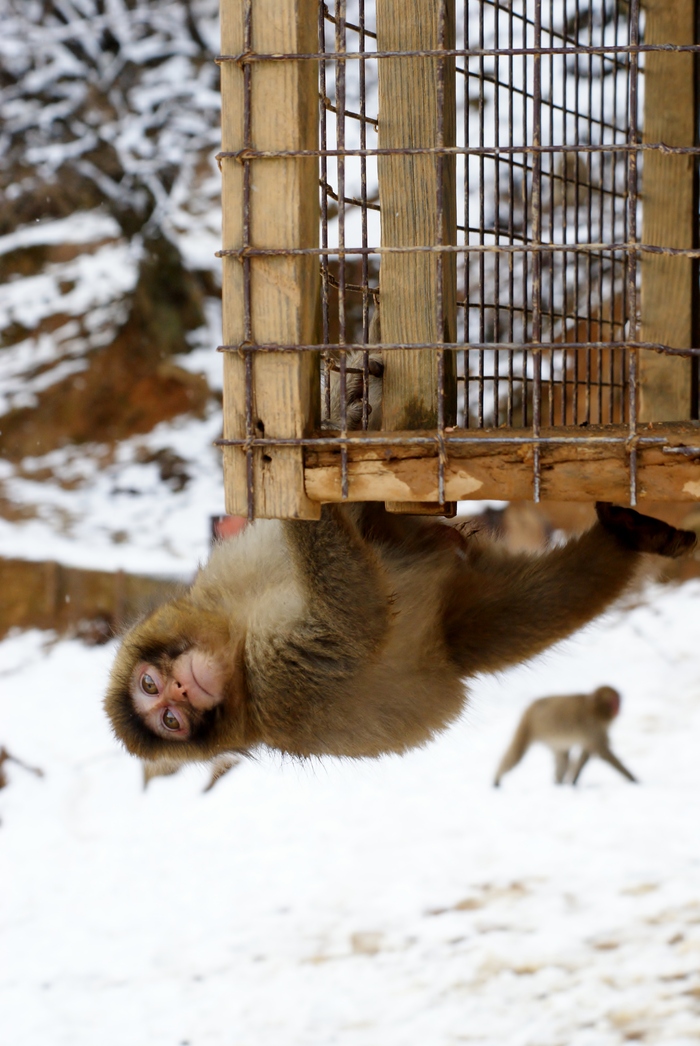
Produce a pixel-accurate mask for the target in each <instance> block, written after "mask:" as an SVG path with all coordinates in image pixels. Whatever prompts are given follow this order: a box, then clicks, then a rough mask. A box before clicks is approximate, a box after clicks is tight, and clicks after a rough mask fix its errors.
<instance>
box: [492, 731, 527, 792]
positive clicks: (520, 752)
mask: <svg viewBox="0 0 700 1046" xmlns="http://www.w3.org/2000/svg"><path fill="white" fill-rule="evenodd" d="M529 747H530V736H529V730H528V728H527V723H526V722H525V720H524V719H521V720H520V723H519V724H518V729H517V730H516V731H515V736H514V737H513V740H512V741H511V742H510V744H509V745H508V748H507V749H506V751H505V752H504V754H503V758H502V759H501V762H500V764H499V767H498V770H497V771H496V776H495V778H494V782H493V786H494V788H498V786H499V785H500V783H501V778H502V777H503V775H504V774H507V773H508V771H509V770H512V769H513V767H514V766H517V765H518V763H519V762H520V760H521V759H522V758H523V756H524V755H525V753H526V752H527V750H528V748H529Z"/></svg>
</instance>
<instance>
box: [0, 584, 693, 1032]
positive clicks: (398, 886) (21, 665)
mask: <svg viewBox="0 0 700 1046" xmlns="http://www.w3.org/2000/svg"><path fill="white" fill-rule="evenodd" d="M699 622H700V583H698V582H692V583H688V584H686V585H685V586H684V587H682V588H659V589H653V590H650V592H649V594H648V597H647V599H646V601H645V602H644V603H643V604H642V605H639V606H637V607H635V608H633V609H631V610H628V611H626V612H624V613H623V612H620V611H616V612H614V613H612V614H610V615H609V616H608V617H607V618H606V619H605V620H604V621H603V622H602V623H599V624H598V625H596V626H594V627H592V628H590V629H589V630H588V631H587V632H585V633H583V634H582V635H581V636H579V637H578V638H576V639H575V640H572V641H570V642H569V643H568V644H566V645H565V646H564V647H562V648H560V649H559V650H558V651H556V652H555V653H550V654H549V655H547V656H546V657H545V658H541V659H539V660H538V661H537V662H535V663H533V664H531V665H530V666H527V667H525V668H519V669H517V670H515V671H512V672H509V673H507V674H503V675H502V676H500V677H498V678H496V679H489V680H482V681H478V682H477V684H476V685H475V686H474V687H473V697H472V701H471V704H470V708H469V710H468V712H467V714H466V716H465V718H464V721H463V722H461V723H460V724H458V725H457V726H456V727H455V728H453V729H452V730H451V731H449V732H448V733H447V734H446V735H444V736H443V737H442V738H440V739H439V740H438V741H436V742H435V743H434V744H432V745H431V746H430V747H428V748H426V749H423V750H421V751H417V752H415V753H413V754H411V755H409V756H407V757H404V758H386V759H382V760H380V761H378V762H356V763H352V762H336V761H332V760H327V761H323V762H321V761H314V762H310V763H306V764H299V763H295V762H293V761H285V760H282V759H281V758H279V757H274V756H267V755H262V756H261V757H260V758H259V759H258V760H257V761H248V762H246V763H244V764H243V765H241V766H240V767H239V768H237V769H236V770H234V771H232V772H231V773H230V774H229V775H228V776H227V777H225V778H224V779H223V780H221V781H220V782H219V783H218V784H217V785H216V787H215V788H214V789H213V791H211V792H209V793H207V794H202V792H201V788H202V786H203V784H204V783H205V780H206V776H205V774H204V772H203V771H202V770H200V769H196V768H193V769H191V770H188V771H187V772H185V773H182V774H180V775H178V776H176V777H171V778H160V779H157V780H156V781H154V782H152V783H151V785H150V786H149V789H148V791H146V792H144V791H142V788H141V779H140V770H139V767H138V765H137V763H136V762H135V761H133V760H131V759H130V758H129V757H128V756H127V755H125V754H124V753H123V752H122V751H120V750H119V749H118V748H117V746H116V745H115V743H114V742H113V741H112V739H111V737H110V732H109V729H108V727H107V724H106V722H105V720H104V718H103V715H102V711H101V707H100V704H101V694H102V691H103V689H104V683H105V676H106V673H107V670H108V667H109V663H110V660H111V657H112V654H113V650H112V649H111V648H93V649H88V648H86V647H84V646H81V645H80V644H78V643H77V642H56V643H51V642H47V636H46V635H41V634H38V633H33V634H24V635H16V636H13V637H11V638H9V639H7V640H6V641H5V642H4V643H2V644H0V679H1V681H2V688H1V694H0V703H1V721H2V737H1V738H0V739H1V740H2V742H3V743H4V744H5V745H7V746H8V747H9V748H10V749H11V751H12V752H13V753H14V754H15V755H17V756H18V757H20V758H23V759H25V760H26V761H28V762H32V763H36V764H38V765H40V766H41V767H43V769H44V770H45V774H46V776H45V777H44V778H43V779H37V778H35V777H32V776H31V775H29V774H28V773H27V772H26V771H24V770H22V769H20V768H19V767H16V766H13V765H12V764H8V770H9V775H10V778H11V780H10V785H9V787H8V788H6V789H5V790H4V791H3V792H0V816H1V818H2V825H1V826H0V878H1V881H2V884H3V888H2V891H1V893H0V932H1V933H2V941H3V945H2V950H1V953H0V954H1V958H0V1012H1V1013H2V1015H3V1016H2V1042H3V1043H7V1046H95V1044H97V1043H99V1044H100V1046H124V1044H126V1043H129V1044H134V1046H140V1044H143V1046H184V1044H188V1046H231V1044H234V1046H279V1044H294V1046H328V1044H331V1043H342V1044H344V1046H345V1044H347V1046H380V1044H381V1046H414V1044H417V1043H421V1044H422V1043H426V1044H431V1046H432V1044H435V1046H447V1044H453V1043H477V1044H484V1046H485V1044H489V1046H492V1044H493V1046H496V1044H497V1046H608V1044H617V1043H624V1042H627V1041H643V1042H647V1043H653V1044H673V1046H685V1044H690V1043H697V1042H698V1041H699V1040H700V759H698V754H697V753H698V742H699V741H700V662H699V661H698V657H697V645H698V638H697V637H698V623H699ZM601 682H605V683H611V684H614V685H615V686H618V687H619V688H620V690H621V691H622V693H623V695H624V699H625V700H624V706H623V713H622V716H621V718H620V720H619V722H618V724H617V725H616V727H615V730H614V745H615V748H616V749H617V751H618V752H619V754H620V756H621V758H622V759H623V760H624V761H625V762H626V763H627V764H628V765H629V766H630V767H631V769H632V770H633V771H634V772H635V773H636V774H638V775H639V777H640V779H641V782H642V783H641V784H640V785H639V786H636V787H635V786H632V785H629V784H628V783H627V782H626V781H624V780H623V779H622V778H621V777H619V776H618V775H617V774H616V773H615V772H614V771H613V770H612V769H611V768H610V767H608V766H606V765H604V764H602V763H599V762H594V763H592V764H590V765H589V766H588V767H587V768H586V770H585V771H584V774H583V778H582V782H581V785H580V786H579V787H578V789H576V790H574V789H571V788H555V787H554V786H553V784H552V766H551V760H550V757H549V753H547V752H545V751H533V752H531V753H530V755H529V756H528V757H527V758H526V760H525V761H524V762H523V764H522V765H521V766H520V767H518V768H517V769H516V770H514V771H513V773H512V774H511V775H509V776H508V777H507V778H506V779H505V781H504V784H503V787H502V788H501V789H500V790H494V789H493V788H492V787H491V786H490V780H491V777H492V774H493V771H494V767H495V765H496V763H497V761H498V758H499V756H500V754H501V751H502V749H503V748H504V746H505V744H506V743H507V741H508V739H509V736H510V734H511V731H512V729H513V728H514V726H515V722H516V720H517V716H518V713H519V711H520V710H521V709H522V707H523V706H524V705H525V704H526V703H527V702H528V701H529V700H531V699H532V698H534V697H536V696H539V695H541V694H546V693H552V692H562V691H564V692H565V691H569V690H570V691H575V690H577V689H587V688H589V687H593V686H594V685H596V684H598V683H601Z"/></svg>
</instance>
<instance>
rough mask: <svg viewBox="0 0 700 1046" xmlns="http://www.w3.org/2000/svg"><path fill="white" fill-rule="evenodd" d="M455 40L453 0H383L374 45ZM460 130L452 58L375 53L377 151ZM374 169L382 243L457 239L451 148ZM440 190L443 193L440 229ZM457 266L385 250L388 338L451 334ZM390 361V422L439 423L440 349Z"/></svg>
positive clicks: (410, 425) (451, 369)
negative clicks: (445, 153)
mask: <svg viewBox="0 0 700 1046" xmlns="http://www.w3.org/2000/svg"><path fill="white" fill-rule="evenodd" d="M441 6H443V12H444V13H443V17H442V18H441V17H440V7H441ZM454 46H455V15H454V0H438V2H433V3H425V0H377V47H378V49H379V50H380V51H417V50H437V49H439V48H447V49H450V48H454ZM441 73H442V77H441ZM441 79H442V86H441ZM441 103H442V104H441ZM440 108H442V114H441V113H440ZM455 134H456V109H455V63H454V59H453V58H444V59H439V58H419V57H413V58H382V59H380V60H379V145H380V148H382V149H386V148H391V149H406V148H410V147H413V148H416V147H420V148H426V147H427V148H435V147H438V146H441V145H444V146H453V145H454V144H455V141H456V138H455ZM378 167H379V197H380V204H381V216H382V246H383V247H420V246H436V245H438V244H440V243H444V244H455V243H456V242H457V219H456V198H455V192H456V189H455V186H456V167H455V157H454V155H451V156H442V157H440V156H437V155H435V154H432V155H431V154H418V155H399V154H396V155H390V156H380V157H379V161H378ZM439 194H440V196H441V199H442V207H441V210H442V222H441V228H440V223H439V210H440V207H439V203H438V195H439ZM456 273H457V264H456V257H455V255H454V253H452V254H443V255H442V256H439V255H438V254H434V253H433V254H431V253H427V252H416V253H415V254H413V253H406V254H384V255H382V261H381V268H380V272H379V288H380V304H381V337H382V341H384V342H387V343H392V342H393V343H396V342H400V343H402V344H406V345H407V346H408V345H410V344H411V343H412V342H413V343H421V342H422V343H425V342H436V343H439V342H442V341H455V340H456V327H457V320H456V316H457V312H456V297H457V275H456ZM440 298H441V299H442V306H441V307H440V301H439V299H440ZM440 312H442V323H440V315H439V314H440ZM444 360H445V393H446V395H445V417H444V421H445V424H446V425H452V424H454V422H455V419H456V403H457V396H456V378H455V361H454V353H453V352H450V351H446V352H445V358H444ZM384 368H385V369H384V382H383V394H382V416H383V427H384V429H387V430H390V431H394V430H398V429H421V428H427V429H435V428H437V426H438V391H437V390H438V354H437V352H436V351H435V350H434V349H423V350H420V349H410V348H406V349H405V350H404V349H401V350H396V351H392V352H387V353H386V354H385V357H384ZM387 508H389V509H390V510H393V511H397V512H410V511H418V510H422V511H425V508H426V506H425V505H422V506H416V505H412V504H410V503H402V502H398V503H397V502H392V503H387Z"/></svg>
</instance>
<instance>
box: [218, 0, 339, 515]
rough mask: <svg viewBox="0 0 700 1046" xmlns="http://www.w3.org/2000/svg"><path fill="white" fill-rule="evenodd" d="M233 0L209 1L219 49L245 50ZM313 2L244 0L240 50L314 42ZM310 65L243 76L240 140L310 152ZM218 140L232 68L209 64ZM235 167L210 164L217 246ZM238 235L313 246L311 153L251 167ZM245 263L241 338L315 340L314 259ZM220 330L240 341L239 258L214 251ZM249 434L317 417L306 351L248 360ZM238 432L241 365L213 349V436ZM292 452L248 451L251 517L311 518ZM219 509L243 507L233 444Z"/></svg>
mask: <svg viewBox="0 0 700 1046" xmlns="http://www.w3.org/2000/svg"><path fill="white" fill-rule="evenodd" d="M244 15H245V4H244V3H243V0H221V49H222V53H224V54H240V53H241V52H243V51H244V50H245V31H244ZM317 16H318V7H317V3H316V0H254V2H253V4H252V50H253V51H256V52H259V53H266V54H269V53H290V52H306V53H308V52H310V51H314V50H316V48H317ZM317 76H318V68H317V65H316V63H315V62H308V61H306V62H293V61H288V62H268V63H264V62H258V63H254V64H253V65H252V73H251V81H252V83H251V105H252V110H251V140H250V143H249V144H250V145H251V146H252V147H253V148H255V149H264V150H284V149H315V148H316V147H317V125H318V83H317ZM221 94H222V147H223V150H224V151H234V150H238V149H241V148H243V147H244V145H245V144H246V143H245V135H244V112H245V97H244V72H243V68H242V66H239V65H238V64H236V63H233V62H225V63H223V64H222V68H221ZM243 171H244V168H243V165H242V164H241V163H240V162H238V161H237V160H235V159H224V160H223V161H222V177H223V183H222V197H223V199H222V205H223V247H224V249H238V248H240V247H241V246H242V245H243V243H244V221H243V195H244V194H243V177H244V174H243ZM250 229H251V231H250V243H251V244H252V245H253V246H256V247H277V248H279V247H288V248H295V247H315V246H317V245H318V163H317V160H316V159H315V158H314V157H310V158H290V159H264V160H257V161H253V162H252V163H251V191H250ZM250 266H251V292H250V305H251V325H252V331H251V337H252V341H253V342H254V343H255V342H259V343H265V342H280V343H295V344H304V343H306V344H309V343H312V342H314V341H315V340H316V334H317V331H318V316H319V274H318V259H317V258H315V257H313V256H309V257H302V258H298V257H297V258H285V257H269V258H259V257H258V258H255V257H254V258H253V259H252V260H251V262H250ZM223 328H224V341H225V343H226V344H240V343H241V342H242V341H243V340H244V339H245V337H246V325H245V293H244V278H243V265H242V263H241V261H239V260H238V259H235V258H226V257H225V258H224V259H223ZM253 387H254V398H253V422H254V426H255V432H254V435H256V436H257V435H260V434H262V433H264V435H265V436H271V437H277V438H290V437H291V438H297V437H300V436H305V435H307V434H308V433H309V432H310V431H311V430H312V429H313V427H314V425H315V424H316V422H317V418H316V413H315V412H316V410H317V407H316V406H315V404H316V402H317V400H318V393H317V390H318V359H317V358H316V356H315V355H314V354H311V353H299V354H289V355H283V354H281V353H280V354H279V355H277V354H262V353H261V354H260V355H259V356H257V357H255V356H254V358H253ZM246 435H247V433H246V394H245V361H244V360H243V358H242V356H239V355H237V354H232V353H227V354H226V355H225V357H224V437H225V438H227V439H242V438H245V437H246ZM303 479H304V474H303V458H302V452H301V450H300V449H299V448H295V447H292V448H279V449H267V448H265V450H264V452H263V451H262V450H259V449H258V450H256V451H255V452H254V470H253V481H254V512H255V515H256V516H265V517H281V518H283V517H288V518H293V517H297V518H317V517H318V515H319V512H320V509H319V506H318V504H316V503H314V502H312V501H310V500H309V498H308V497H307V496H306V494H305V492H304V486H303ZM224 483H225V489H226V508H227V511H228V512H229V513H231V514H233V515H237V514H239V515H245V514H247V512H248V489H247V469H246V455H245V451H242V450H240V449H239V448H235V447H225V448H224Z"/></svg>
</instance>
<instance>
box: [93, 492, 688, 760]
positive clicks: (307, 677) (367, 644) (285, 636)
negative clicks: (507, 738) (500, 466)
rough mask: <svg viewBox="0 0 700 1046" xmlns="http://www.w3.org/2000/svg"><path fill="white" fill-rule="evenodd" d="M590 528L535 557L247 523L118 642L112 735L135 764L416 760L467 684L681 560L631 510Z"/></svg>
mask: <svg viewBox="0 0 700 1046" xmlns="http://www.w3.org/2000/svg"><path fill="white" fill-rule="evenodd" d="M597 513H598V522H597V523H596V524H595V525H594V526H593V527H592V528H591V529H590V530H589V531H587V532H586V533H585V534H583V535H581V536H580V537H578V538H575V539H573V540H571V541H569V542H568V544H566V545H564V546H561V547H558V548H553V549H550V550H548V551H547V552H544V553H543V554H541V555H529V554H509V553H507V552H505V551H504V550H503V549H502V548H499V547H498V546H497V545H496V544H494V543H493V542H492V541H490V540H489V539H488V537H487V536H486V535H483V534H480V533H478V532H477V533H474V532H472V533H468V532H467V531H466V530H464V531H460V530H459V529H457V528H455V527H449V526H447V525H446V524H444V523H441V522H439V521H436V520H426V519H424V518H422V517H411V516H397V515H391V514H389V513H387V512H386V511H385V510H384V507H383V506H382V505H377V504H373V503H366V504H354V505H345V506H338V505H324V506H323V508H322V513H321V518H320V520H318V521H307V520H265V519H261V520H256V521H255V522H254V523H252V524H251V525H250V526H248V527H247V528H246V529H245V530H244V531H243V533H242V534H240V535H239V536H238V537H236V538H235V539H233V540H231V541H225V542H222V543H221V544H219V545H217V546H216V547H215V548H214V550H213V552H212V554H211V558H210V560H209V563H208V564H207V565H206V566H205V567H204V568H203V569H202V570H200V572H199V574H198V575H197V577H196V579H195V581H194V584H193V585H192V587H191V588H190V590H189V591H184V592H183V594H182V595H181V596H180V597H179V598H175V599H173V600H171V601H170V602H168V603H165V604H164V605H163V606H162V607H160V609H158V610H156V611H155V612H154V613H152V614H150V615H149V616H148V617H146V618H145V619H143V620H142V621H139V622H137V624H136V625H135V626H134V627H133V628H132V629H131V630H130V631H129V632H127V634H126V635H125V636H124V638H123V640H122V645H121V648H120V650H119V651H118V652H117V655H116V659H115V662H114V666H113V669H112V673H111V677H110V681H109V686H108V691H107V696H106V699H105V709H106V711H107V714H108V716H109V717H110V719H111V721H112V725H113V728H114V731H115V733H116V735H117V737H119V738H120V739H121V740H122V741H123V743H124V744H125V745H126V747H127V748H128V749H129V751H130V752H132V753H133V754H135V755H138V756H139V757H140V758H141V759H145V760H149V761H158V760H166V761H167V760H176V761H180V762H188V761H208V760H211V759H213V758H215V757H216V756H219V755H221V754H222V753H227V752H229V753H230V752H233V753H236V752H238V753H244V752H246V751H250V750H251V749H253V748H255V747H256V746H259V745H267V746H269V747H270V748H274V749H278V750H279V751H282V752H286V753H289V754H291V755H296V756H312V755H338V756H351V757H359V756H378V755H380V754H381V753H383V752H404V751H406V750H407V749H408V748H411V747H413V746H416V745H422V744H425V743H426V742H427V741H428V740H430V738H432V737H433V736H434V734H435V733H437V732H438V731H440V730H442V729H444V728H445V727H446V726H447V725H448V724H449V723H451V722H453V721H454V720H455V719H456V718H457V716H458V715H459V714H460V712H461V710H462V708H463V706H464V702H465V690H464V681H465V680H466V679H468V678H470V677H471V676H474V675H476V674H477V673H481V672H495V671H498V670H499V669H502V668H505V667H506V666H507V665H513V664H517V663H518V662H520V661H524V660H526V659H527V658H530V657H533V656H534V655H535V654H538V653H540V652H541V651H542V650H544V649H545V648H546V647H548V646H550V645H551V644H552V643H555V642H557V641H558V640H560V639H564V638H565V637H566V636H568V635H570V634H571V633H572V632H573V631H575V629H577V628H580V627H581V626H582V625H584V624H586V623H587V622H588V621H590V620H591V618H593V617H594V616H595V615H596V614H599V613H600V612H601V611H603V610H604V609H605V608H606V607H607V606H609V604H610V603H611V602H612V601H613V600H615V599H616V598H617V597H618V596H619V595H620V594H621V592H622V591H623V589H624V588H625V586H626V585H627V583H628V582H629V581H630V580H631V578H632V577H633V576H634V574H635V572H636V571H637V569H638V567H639V566H640V565H641V563H642V561H643V559H644V556H645V555H646V554H647V553H655V554H659V555H662V556H672V557H675V556H679V555H682V554H684V553H685V552H687V551H689V550H690V549H691V548H692V547H693V545H694V543H695V535H694V534H692V533H689V532H687V531H682V530H677V529H676V528H675V527H671V526H669V525H668V524H666V523H663V522H661V521H660V520H656V519H652V518H650V517H649V516H643V515H640V514H639V513H638V512H635V511H634V510H632V509H626V508H618V507H615V506H613V505H610V504H608V503H605V502H600V503H599V504H598V505H597Z"/></svg>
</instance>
